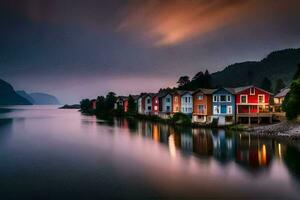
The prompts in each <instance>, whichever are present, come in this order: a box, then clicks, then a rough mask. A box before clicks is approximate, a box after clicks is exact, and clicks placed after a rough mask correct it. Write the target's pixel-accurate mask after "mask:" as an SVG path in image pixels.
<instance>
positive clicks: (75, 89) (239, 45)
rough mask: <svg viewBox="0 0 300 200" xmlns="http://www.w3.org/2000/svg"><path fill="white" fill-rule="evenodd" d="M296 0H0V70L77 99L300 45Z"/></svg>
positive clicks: (142, 87) (30, 86) (17, 81)
mask: <svg viewBox="0 0 300 200" xmlns="http://www.w3.org/2000/svg"><path fill="white" fill-rule="evenodd" d="M299 7H300V1H299V0H284V1H283V0H263V1H262V0H101V1H99V0H63V1H62V0H0V27H1V29H0V78H1V79H4V80H6V81H8V82H9V83H11V84H12V85H13V86H14V88H15V89H16V90H26V91H28V92H46V93H50V94H53V95H55V96H57V97H58V98H59V99H60V101H61V102H62V103H77V102H79V101H80V99H82V98H94V97H97V96H98V95H105V94H106V93H107V92H108V91H114V92H115V93H117V94H118V95H127V94H139V93H140V92H156V91H157V90H158V89H159V88H162V87H173V86H175V85H176V82H177V79H178V77H179V76H181V75H188V76H190V77H192V76H193V75H194V74H196V73H197V72H199V71H203V70H205V69H208V70H209V71H210V72H211V73H213V72H216V71H219V70H222V69H224V68H225V67H226V66H227V65H229V64H233V63H237V62H243V61H248V60H260V59H262V58H264V57H265V56H266V55H267V54H268V53H270V52H272V51H274V50H280V49H285V48H299V47H300V25H299V21H300V12H299Z"/></svg>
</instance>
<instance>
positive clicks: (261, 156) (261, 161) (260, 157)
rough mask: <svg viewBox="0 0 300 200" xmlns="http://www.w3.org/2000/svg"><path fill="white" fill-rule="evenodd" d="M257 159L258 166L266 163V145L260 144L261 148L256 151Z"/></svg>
mask: <svg viewBox="0 0 300 200" xmlns="http://www.w3.org/2000/svg"><path fill="white" fill-rule="evenodd" d="M258 161H259V165H260V166H266V165H267V148H266V145H265V144H263V145H262V149H261V150H259V151H258Z"/></svg>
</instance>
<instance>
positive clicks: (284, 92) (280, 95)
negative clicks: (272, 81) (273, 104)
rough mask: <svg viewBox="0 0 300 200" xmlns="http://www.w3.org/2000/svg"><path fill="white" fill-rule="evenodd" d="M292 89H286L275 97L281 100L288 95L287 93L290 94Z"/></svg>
mask: <svg viewBox="0 0 300 200" xmlns="http://www.w3.org/2000/svg"><path fill="white" fill-rule="evenodd" d="M290 90H291V89H290V88H284V89H282V90H280V92H279V93H278V94H276V95H275V97H276V98H280V97H285V96H286V95H287V93H289V91H290Z"/></svg>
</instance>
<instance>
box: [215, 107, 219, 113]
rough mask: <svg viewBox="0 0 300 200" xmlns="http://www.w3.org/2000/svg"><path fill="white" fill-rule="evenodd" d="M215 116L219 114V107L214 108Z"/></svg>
mask: <svg viewBox="0 0 300 200" xmlns="http://www.w3.org/2000/svg"><path fill="white" fill-rule="evenodd" d="M214 114H219V107H218V106H214Z"/></svg>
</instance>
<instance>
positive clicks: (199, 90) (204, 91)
mask: <svg viewBox="0 0 300 200" xmlns="http://www.w3.org/2000/svg"><path fill="white" fill-rule="evenodd" d="M215 91H216V89H206V88H199V89H197V90H196V91H194V92H193V94H195V93H197V92H202V93H203V94H212V93H214V92H215Z"/></svg>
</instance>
